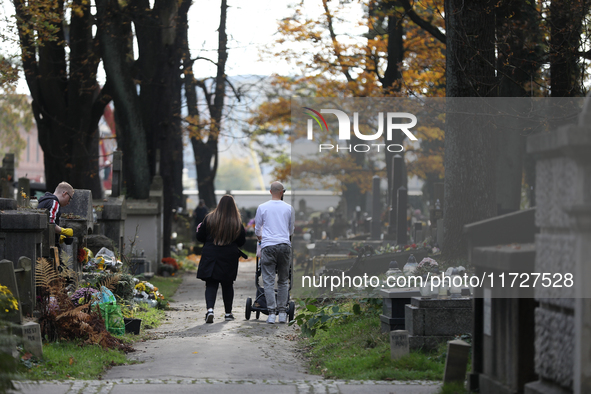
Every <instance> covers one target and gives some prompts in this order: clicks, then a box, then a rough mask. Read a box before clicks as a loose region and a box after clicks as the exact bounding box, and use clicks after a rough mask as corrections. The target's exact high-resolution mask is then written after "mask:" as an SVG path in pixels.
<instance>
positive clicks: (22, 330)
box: [12, 321, 43, 358]
mask: <svg viewBox="0 0 591 394" xmlns="http://www.w3.org/2000/svg"><path fill="white" fill-rule="evenodd" d="M12 333H13V334H15V335H17V336H19V337H21V338H22V339H23V346H24V349H25V350H26V351H28V352H29V353H31V354H32V355H34V356H35V357H37V358H42V357H43V343H42V341H41V326H39V324H38V323H35V322H32V321H29V322H26V323H25V324H22V325H19V326H14V327H13V329H12Z"/></svg>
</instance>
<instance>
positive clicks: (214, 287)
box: [205, 279, 234, 313]
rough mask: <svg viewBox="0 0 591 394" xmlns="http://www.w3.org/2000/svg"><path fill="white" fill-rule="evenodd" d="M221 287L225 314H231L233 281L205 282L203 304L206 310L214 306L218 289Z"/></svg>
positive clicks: (210, 280)
mask: <svg viewBox="0 0 591 394" xmlns="http://www.w3.org/2000/svg"><path fill="white" fill-rule="evenodd" d="M220 284H221V285H222V299H223V300H224V309H225V310H226V313H232V302H233V301H234V284H233V281H227V282H226V281H224V282H220V281H217V280H213V279H208V280H206V281H205V304H206V305H207V309H209V308H213V307H214V306H215V299H216V297H217V295H218V287H219V285H220Z"/></svg>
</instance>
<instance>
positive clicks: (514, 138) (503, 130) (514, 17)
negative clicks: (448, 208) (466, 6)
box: [496, 0, 542, 213]
mask: <svg viewBox="0 0 591 394" xmlns="http://www.w3.org/2000/svg"><path fill="white" fill-rule="evenodd" d="M496 19H497V26H496V31H497V51H498V52H497V53H498V56H497V69H498V70H499V72H498V78H499V89H498V91H499V93H498V95H499V96H500V97H527V96H529V95H530V92H529V91H528V90H526V89H525V87H526V86H527V85H528V84H530V83H531V81H532V80H533V79H534V76H535V75H536V74H537V73H538V71H539V62H535V61H534V60H535V59H534V58H533V56H532V54H534V53H536V48H537V47H538V46H539V44H538V43H539V42H541V41H542V39H541V37H540V33H539V23H538V21H537V15H536V13H535V9H534V8H533V7H531V6H529V5H526V4H525V3H522V2H514V1H511V0H504V1H502V2H500V3H499V5H498V7H497V10H496ZM530 89H531V87H530ZM517 103H519V104H521V103H523V104H524V105H528V104H527V103H526V102H525V101H515V100H512V101H510V102H509V104H510V105H511V106H514V105H516V104H517ZM510 110H511V111H515V110H518V108H510ZM526 110H527V108H523V113H525V111H526ZM517 122H519V119H514V118H511V119H510V120H509V119H508V120H507V125H506V126H503V125H499V126H500V127H499V131H498V132H499V137H498V140H497V141H498V146H497V166H496V178H497V207H498V208H499V209H500V210H499V212H498V213H504V212H507V211H515V210H519V209H520V205H521V186H522V183H523V168H524V167H523V163H524V157H525V138H526V137H525V135H526V133H525V132H524V131H523V130H524V129H520V128H519V127H518V125H517V124H516V123H517ZM523 128H525V125H523Z"/></svg>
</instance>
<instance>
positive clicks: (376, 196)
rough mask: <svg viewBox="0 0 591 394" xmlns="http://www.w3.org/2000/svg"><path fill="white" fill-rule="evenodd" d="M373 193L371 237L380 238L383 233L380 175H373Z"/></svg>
mask: <svg viewBox="0 0 591 394" xmlns="http://www.w3.org/2000/svg"><path fill="white" fill-rule="evenodd" d="M372 190H373V194H372V204H371V239H380V235H381V233H382V230H381V227H382V220H381V219H382V209H381V208H382V206H381V204H380V177H379V176H377V175H374V177H373V189H372Z"/></svg>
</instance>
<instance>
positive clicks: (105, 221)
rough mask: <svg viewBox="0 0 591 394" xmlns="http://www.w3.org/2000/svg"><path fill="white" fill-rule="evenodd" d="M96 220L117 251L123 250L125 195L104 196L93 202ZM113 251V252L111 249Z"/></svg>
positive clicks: (125, 216) (125, 214)
mask: <svg viewBox="0 0 591 394" xmlns="http://www.w3.org/2000/svg"><path fill="white" fill-rule="evenodd" d="M93 204H94V206H95V209H96V214H97V221H98V222H99V223H100V226H101V227H102V229H103V232H104V235H105V236H106V237H108V238H109V239H111V240H112V241H113V245H114V247H115V248H116V249H117V250H118V251H123V245H124V237H125V235H126V234H125V229H126V226H125V220H126V218H127V202H126V200H125V196H119V197H111V196H109V197H106V198H104V199H103V200H94V202H93ZM113 252H115V251H114V250H113Z"/></svg>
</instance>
